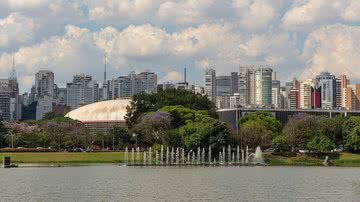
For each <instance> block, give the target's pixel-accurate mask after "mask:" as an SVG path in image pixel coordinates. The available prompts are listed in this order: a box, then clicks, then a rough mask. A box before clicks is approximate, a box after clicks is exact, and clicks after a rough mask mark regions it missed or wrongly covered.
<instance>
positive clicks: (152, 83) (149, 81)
mask: <svg viewBox="0 0 360 202" xmlns="http://www.w3.org/2000/svg"><path fill="white" fill-rule="evenodd" d="M135 79H137V80H140V82H141V86H140V88H141V89H140V92H144V93H148V94H150V93H156V90H157V88H156V87H157V74H155V73H154V72H141V73H140V74H138V75H136V78H135Z"/></svg>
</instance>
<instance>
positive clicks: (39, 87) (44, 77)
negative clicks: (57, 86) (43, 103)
mask: <svg viewBox="0 0 360 202" xmlns="http://www.w3.org/2000/svg"><path fill="white" fill-rule="evenodd" d="M35 89H36V99H39V98H43V97H44V96H49V97H53V96H54V73H53V72H51V71H44V70H41V71H38V72H37V73H36V74H35Z"/></svg>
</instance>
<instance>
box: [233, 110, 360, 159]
mask: <svg viewBox="0 0 360 202" xmlns="http://www.w3.org/2000/svg"><path fill="white" fill-rule="evenodd" d="M239 125H240V134H239V136H238V138H239V141H240V142H241V144H243V145H251V146H253V147H254V146H256V145H260V146H262V147H263V148H269V147H272V148H274V149H276V150H279V151H298V150H300V149H301V150H308V151H313V152H329V151H332V150H334V149H343V150H347V151H350V152H357V151H359V149H360V117H356V116H352V117H343V116H337V117H334V118H329V117H325V116H316V115H308V114H297V115H294V116H292V117H291V118H290V119H289V121H288V122H287V123H286V124H285V125H283V126H282V125H281V124H280V122H279V121H278V120H276V118H275V117H273V116H272V114H270V113H268V112H256V113H251V114H248V115H246V116H245V117H244V118H242V119H241V120H240V121H239Z"/></svg>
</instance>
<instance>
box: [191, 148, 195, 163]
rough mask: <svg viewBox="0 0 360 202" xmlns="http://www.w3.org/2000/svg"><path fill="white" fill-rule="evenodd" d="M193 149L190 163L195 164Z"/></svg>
mask: <svg viewBox="0 0 360 202" xmlns="http://www.w3.org/2000/svg"><path fill="white" fill-rule="evenodd" d="M195 155H196V154H195V151H194V152H192V160H191V164H195V162H196V157H195Z"/></svg>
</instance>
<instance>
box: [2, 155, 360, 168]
mask: <svg viewBox="0 0 360 202" xmlns="http://www.w3.org/2000/svg"><path fill="white" fill-rule="evenodd" d="M4 156H10V157H11V164H12V165H17V166H18V167H74V166H79V167H80V166H99V165H118V166H121V165H124V164H125V162H126V160H125V156H124V153H123V152H91V153H86V152H79V153H71V152H55V153H54V152H51V153H45V152H44V153H0V158H1V159H2V157H4ZM264 160H265V163H266V164H267V166H295V167H297V166H304V167H312V166H324V165H323V162H324V158H323V156H318V157H314V156H311V155H304V154H292V156H286V155H279V154H275V153H265V154H264ZM129 162H130V161H129ZM137 163H138V165H128V166H129V167H130V166H134V167H141V166H142V167H145V166H147V167H196V166H208V167H223V166H255V165H240V164H239V163H232V164H227V163H225V164H219V163H217V164H210V165H209V164H207V163H205V164H203V165H199V164H185V165H184V164H182V165H180V164H178V165H175V164H173V165H160V164H158V165H155V164H153V165H144V164H143V159H142V155H140V159H139V160H138V161H137ZM329 163H330V165H329V167H360V154H352V153H346V152H343V153H337V154H331V155H330V156H329ZM324 167H325V166H324Z"/></svg>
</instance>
